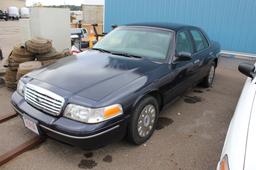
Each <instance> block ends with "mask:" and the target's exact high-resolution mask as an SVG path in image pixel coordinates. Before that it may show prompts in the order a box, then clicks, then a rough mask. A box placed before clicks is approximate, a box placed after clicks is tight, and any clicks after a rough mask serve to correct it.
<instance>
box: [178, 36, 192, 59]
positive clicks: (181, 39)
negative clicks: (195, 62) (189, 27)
mask: <svg viewBox="0 0 256 170" xmlns="http://www.w3.org/2000/svg"><path fill="white" fill-rule="evenodd" d="M179 52H188V53H191V54H192V53H193V47H192V43H191V39H190V36H189V33H188V32H187V31H181V32H178V33H177V40H176V53H179Z"/></svg>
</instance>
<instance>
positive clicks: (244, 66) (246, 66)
mask: <svg viewBox="0 0 256 170" xmlns="http://www.w3.org/2000/svg"><path fill="white" fill-rule="evenodd" d="M238 70H239V71H240V72H241V73H242V74H244V75H246V76H247V77H251V78H253V77H254V76H255V71H254V70H255V66H254V65H253V64H251V63H241V64H239V66H238Z"/></svg>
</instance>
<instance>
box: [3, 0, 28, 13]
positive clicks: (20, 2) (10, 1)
mask: <svg viewBox="0 0 256 170" xmlns="http://www.w3.org/2000/svg"><path fill="white" fill-rule="evenodd" d="M25 5H26V3H25V0H0V10H3V11H6V10H7V8H8V7H10V6H16V7H18V8H21V7H24V6H25Z"/></svg>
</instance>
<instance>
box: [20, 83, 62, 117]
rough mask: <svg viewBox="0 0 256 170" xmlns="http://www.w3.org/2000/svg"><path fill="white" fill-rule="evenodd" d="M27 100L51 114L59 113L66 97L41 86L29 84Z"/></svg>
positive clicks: (26, 90)
mask: <svg viewBox="0 0 256 170" xmlns="http://www.w3.org/2000/svg"><path fill="white" fill-rule="evenodd" d="M24 96H25V100H26V101H27V102H28V103H29V104H31V105H33V106H34V107H36V108H38V109H40V110H43V111H45V112H46V113H49V114H51V115H55V116H57V115H59V114H60V112H61V110H62V107H63V105H64V101H65V100H64V98H63V97H61V96H59V95H57V94H55V93H53V92H51V91H49V90H46V89H43V88H41V87H38V86H35V85H32V84H27V85H26V89H25V95H24Z"/></svg>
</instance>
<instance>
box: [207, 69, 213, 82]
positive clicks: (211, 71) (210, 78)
mask: <svg viewBox="0 0 256 170" xmlns="http://www.w3.org/2000/svg"><path fill="white" fill-rule="evenodd" d="M213 78H214V66H212V67H211V70H210V72H209V77H208V82H209V83H210V84H211V83H212V82H213Z"/></svg>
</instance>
